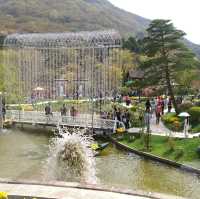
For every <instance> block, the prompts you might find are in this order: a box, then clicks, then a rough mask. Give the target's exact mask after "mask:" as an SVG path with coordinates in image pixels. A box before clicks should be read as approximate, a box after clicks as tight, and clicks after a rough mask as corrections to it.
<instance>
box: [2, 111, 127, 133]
mask: <svg viewBox="0 0 200 199" xmlns="http://www.w3.org/2000/svg"><path fill="white" fill-rule="evenodd" d="M6 119H7V120H10V121H12V122H13V123H19V124H33V125H43V126H57V125H58V124H59V125H61V126H66V127H75V128H91V129H96V130H104V131H110V132H111V131H112V132H114V131H115V130H116V128H117V126H120V127H124V124H123V123H122V122H119V121H117V120H110V119H102V118H99V117H98V116H97V115H93V116H92V115H91V114H80V115H78V116H74V117H73V116H61V115H60V113H59V112H53V114H52V115H48V116H46V115H45V113H44V112H40V111H18V110H8V111H7V113H6Z"/></svg>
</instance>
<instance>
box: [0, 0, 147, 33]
mask: <svg viewBox="0 0 200 199" xmlns="http://www.w3.org/2000/svg"><path fill="white" fill-rule="evenodd" d="M148 23H149V20H147V19H144V18H142V17H139V16H137V15H134V14H131V13H128V12H125V11H123V10H121V9H119V8H116V7H114V6H113V5H112V4H111V3H109V2H108V1H107V0H31V1H30V0H0V24H1V31H6V32H47V31H49V32H59V31H79V30H98V29H105V28H109V29H110V28H114V29H117V30H119V31H120V32H121V33H122V34H126V33H130V32H131V33H133V34H137V33H141V32H144V29H145V28H146V27H147V25H148Z"/></svg>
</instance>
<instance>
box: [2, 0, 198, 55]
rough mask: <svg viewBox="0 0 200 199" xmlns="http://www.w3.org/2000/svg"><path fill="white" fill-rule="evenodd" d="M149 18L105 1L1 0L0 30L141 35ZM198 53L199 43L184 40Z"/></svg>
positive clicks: (9, 31)
mask: <svg viewBox="0 0 200 199" xmlns="http://www.w3.org/2000/svg"><path fill="white" fill-rule="evenodd" d="M149 22H150V20H148V19H145V18H143V17H140V16H138V15H135V14H132V13H129V12H126V11H124V10H122V9H119V8H117V7H115V6H113V5H112V4H111V3H110V2H109V1H108V0H0V33H2V34H9V33H14V32H20V33H24V32H63V31H80V30H99V29H112V28H113V29H116V30H119V31H120V33H121V34H122V35H123V36H128V35H133V36H138V37H142V36H143V35H144V32H145V29H146V27H147V26H148V24H149ZM186 43H187V45H188V46H190V48H192V49H193V50H194V51H195V52H196V53H198V54H199V55H200V46H198V45H193V44H192V43H191V42H186Z"/></svg>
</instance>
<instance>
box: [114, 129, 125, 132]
mask: <svg viewBox="0 0 200 199" xmlns="http://www.w3.org/2000/svg"><path fill="white" fill-rule="evenodd" d="M116 131H117V133H124V132H125V129H124V128H117V129H116Z"/></svg>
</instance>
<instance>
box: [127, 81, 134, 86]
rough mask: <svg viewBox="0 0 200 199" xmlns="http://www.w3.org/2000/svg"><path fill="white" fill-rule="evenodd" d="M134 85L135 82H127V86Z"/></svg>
mask: <svg viewBox="0 0 200 199" xmlns="http://www.w3.org/2000/svg"><path fill="white" fill-rule="evenodd" d="M133 83H134V81H133V80H129V81H127V82H126V83H125V84H126V86H131V85H132V84H133Z"/></svg>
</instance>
